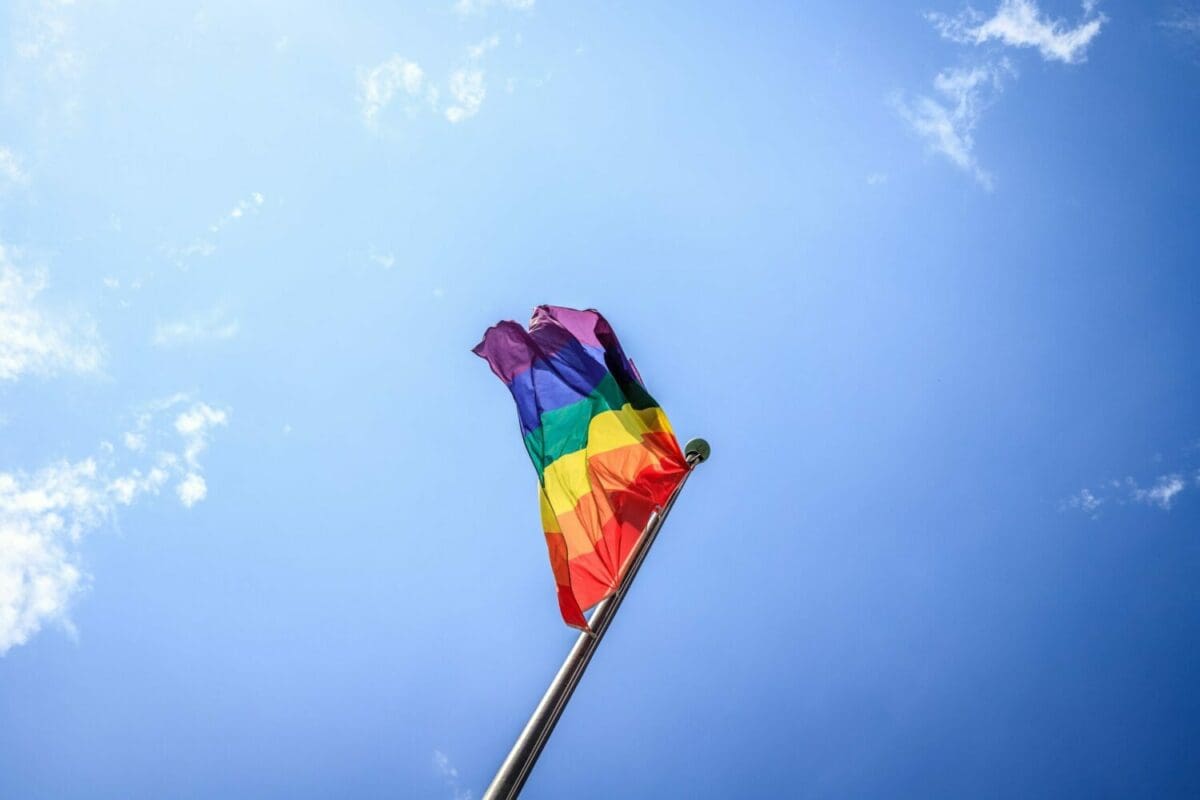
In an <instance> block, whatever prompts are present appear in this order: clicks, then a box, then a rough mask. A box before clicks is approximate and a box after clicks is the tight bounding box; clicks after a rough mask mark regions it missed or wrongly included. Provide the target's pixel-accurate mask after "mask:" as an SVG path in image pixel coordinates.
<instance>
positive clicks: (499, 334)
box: [474, 306, 641, 433]
mask: <svg viewBox="0 0 1200 800" xmlns="http://www.w3.org/2000/svg"><path fill="white" fill-rule="evenodd" d="M529 326H530V327H529V330H528V331H526V330H525V329H524V328H522V327H521V326H520V325H519V324H517V323H516V322H512V321H507V322H501V323H498V324H497V325H494V326H492V327H491V328H488V330H487V332H486V333H484V335H483V341H481V342H480V343H479V344H478V345H476V346H475V348H474V353H475V354H476V355H478V356H480V357H481V358H484V359H486V360H487V362H488V365H489V366H490V367H491V368H492V372H494V373H495V374H496V375H497V377H499V378H500V380H502V381H504V382H505V383H506V384H508V387H509V389H510V391H512V395H513V399H514V400H516V403H517V410H518V414H519V415H520V418H521V430H522V431H523V432H525V433H528V432H529V431H531V430H533V429H535V428H537V427H538V426H539V425H540V424H541V421H540V418H541V415H542V414H544V413H545V412H547V411H553V410H554V409H556V408H562V407H563V406H565V405H569V404H571V403H575V402H578V401H580V400H582V399H584V398H585V397H587V396H588V395H589V394H590V393H591V392H592V391H593V390H594V389H595V388H596V386H597V385H598V384H599V383H600V381H601V380H603V378H604V376H605V375H607V374H608V371H609V368H608V366H607V363H606V358H605V357H606V356H608V357H609V358H612V357H613V356H615V357H616V361H615V363H614V364H613V365H614V367H615V368H616V369H617V370H618V372H621V373H624V374H623V375H618V376H617V377H618V380H621V379H624V378H626V377H632V378H633V379H634V380H637V382H638V383H641V380H640V378H638V377H637V372H636V371H635V369H634V368H633V365H632V364H630V363H629V361H628V359H626V357H625V353H624V351H623V350H622V349H621V344H620V342H618V341H617V337H616V335H615V334H614V333H613V330H612V327H611V326H609V324H608V321H607V320H606V319H604V317H602V316H600V314H599V313H598V312H596V311H592V310H588V311H576V310H575V309H571V308H563V307H561V306H538V307H537V308H536V309H534V312H533V317H532V319H531V320H530V323H529Z"/></svg>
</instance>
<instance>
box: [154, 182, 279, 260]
mask: <svg viewBox="0 0 1200 800" xmlns="http://www.w3.org/2000/svg"><path fill="white" fill-rule="evenodd" d="M266 200H267V199H266V197H264V196H263V194H262V192H251V193H250V194H249V195H247V196H246V197H244V198H242V199H241V200H238V201H237V202H236V203H234V204H233V207H232V208H231V209H229V210H228V211H226V212H225V213H224V214H222V215H221V216H220V217H218V218H217V219H216V220H215V221H213V222H212V223H211V224H210V225H209V226H208V232H207V234H206V235H204V236H199V237H197V238H195V239H193V240H192V241H191V242H189V243H187V244H185V245H181V246H174V245H171V246H167V247H164V248H163V251H164V252H165V253H166V255H167V257H168V258H170V259H171V260H172V261H174V262H175V266H177V267H181V268H182V267H186V266H187V263H188V262H189V261H190V260H192V259H194V258H205V257H207V256H210V255H212V254H213V253H215V252H216V250H217V243H216V239H217V237H218V236H219V235H220V234H221V232H222V231H224V230H225V229H226V228H228V227H229V226H230V225H233V224H234V223H236V222H239V221H240V220H243V219H245V218H247V217H252V216H255V215H257V214H258V213H259V211H261V210H262V207H263V204H264V203H266Z"/></svg>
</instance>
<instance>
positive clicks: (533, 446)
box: [525, 375, 629, 481]
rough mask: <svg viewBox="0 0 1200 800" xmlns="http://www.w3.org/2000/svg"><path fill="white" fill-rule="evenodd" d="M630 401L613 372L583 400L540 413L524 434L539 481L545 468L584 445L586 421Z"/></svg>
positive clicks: (587, 422)
mask: <svg viewBox="0 0 1200 800" xmlns="http://www.w3.org/2000/svg"><path fill="white" fill-rule="evenodd" d="M628 402H629V400H628V399H626V397H625V394H624V393H623V392H622V391H621V389H620V387H618V386H617V382H616V380H614V379H613V376H612V375H605V376H604V378H603V379H602V380H601V381H600V383H598V384H597V385H596V388H595V389H593V390H592V393H591V394H589V395H588V396H587V397H585V398H583V399H582V400H578V401H576V402H574V403H571V404H570V405H567V406H563V407H562V408H556V409H554V410H553V411H547V412H545V413H543V414H542V417H541V422H542V424H541V425H540V426H539V427H537V428H534V429H533V430H531V431H530V432H529V433H528V434H527V435H526V436H525V449H526V450H528V451H529V457H530V458H531V459H532V460H533V466H534V467H535V468H536V469H537V473H538V480H539V481H542V480H543V479H544V477H543V476H544V475H545V472H546V467H548V466H550V465H551V464H553V463H554V462H555V461H556V460H557V459H558V458H560V457H562V456H565V455H566V454H567V453H574V452H575V451H576V450H582V449H583V448H584V447H586V446H587V437H588V424H589V423H590V422H591V421H592V417H594V416H596V415H597V414H603V413H604V412H605V411H619V410H620V409H621V408H622V407H623V406H624V405H625V404H626V403H628Z"/></svg>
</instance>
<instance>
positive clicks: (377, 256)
mask: <svg viewBox="0 0 1200 800" xmlns="http://www.w3.org/2000/svg"><path fill="white" fill-rule="evenodd" d="M367 258H368V259H370V260H371V261H372V262H374V263H376V264H378V265H379V266H381V267H383V268H384V269H391V268H392V267H394V266H395V265H396V256H395V254H393V253H392V252H391V251H388V252H383V251H381V250H376V249H375V248H374V247H371V248H368V250H367Z"/></svg>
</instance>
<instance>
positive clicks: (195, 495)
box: [175, 472, 208, 508]
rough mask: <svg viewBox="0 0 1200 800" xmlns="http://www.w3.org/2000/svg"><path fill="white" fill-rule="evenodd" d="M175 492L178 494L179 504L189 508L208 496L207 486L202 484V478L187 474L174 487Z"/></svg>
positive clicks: (191, 473)
mask: <svg viewBox="0 0 1200 800" xmlns="http://www.w3.org/2000/svg"><path fill="white" fill-rule="evenodd" d="M175 491H176V492H177V493H178V494H179V502H181V503H183V504H184V505H185V506H187V507H188V508H191V507H192V506H194V505H195V504H196V503H199V502H200V501H201V500H203V499H204V498H205V497H206V496H207V495H208V484H207V483H205V482H204V477H203V476H201V475H198V474H197V473H195V472H189V473H188V474H187V477H185V478H184V479H183V480H182V481H180V482H179V485H178V486H176V487H175Z"/></svg>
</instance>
